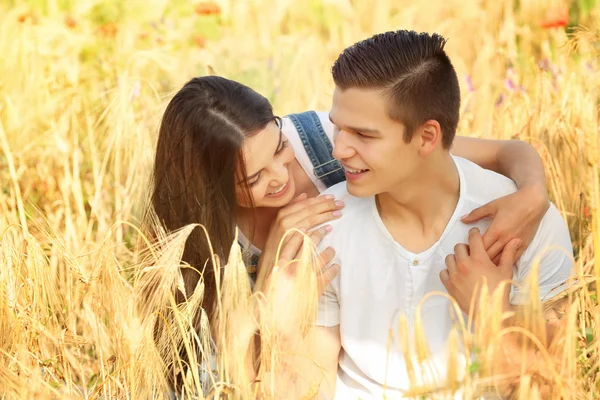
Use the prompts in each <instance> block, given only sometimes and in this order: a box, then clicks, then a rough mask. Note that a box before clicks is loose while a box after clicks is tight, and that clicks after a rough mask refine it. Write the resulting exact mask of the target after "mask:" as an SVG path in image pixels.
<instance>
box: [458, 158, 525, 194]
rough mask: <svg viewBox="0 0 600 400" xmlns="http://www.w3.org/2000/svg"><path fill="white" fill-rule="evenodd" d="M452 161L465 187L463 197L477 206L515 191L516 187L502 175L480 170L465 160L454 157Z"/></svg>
mask: <svg viewBox="0 0 600 400" xmlns="http://www.w3.org/2000/svg"><path fill="white" fill-rule="evenodd" d="M454 160H455V161H456V165H457V167H458V169H459V173H461V174H462V180H463V183H464V184H465V187H466V188H465V191H464V192H463V195H464V196H465V197H466V198H467V199H468V200H470V201H472V202H473V203H476V204H477V205H484V204H486V203H489V202H490V201H493V200H496V199H498V198H500V197H503V196H506V195H509V194H512V193H515V192H516V191H517V185H516V184H515V183H514V182H513V181H512V180H510V179H509V178H507V177H505V176H504V175H500V174H498V173H497V172H494V171H491V170H489V169H485V168H481V167H480V166H479V165H477V164H475V163H474V162H471V161H469V160H467V159H465V158H461V157H456V156H454Z"/></svg>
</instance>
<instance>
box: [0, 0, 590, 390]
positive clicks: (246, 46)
mask: <svg viewBox="0 0 600 400" xmlns="http://www.w3.org/2000/svg"><path fill="white" fill-rule="evenodd" d="M393 29H414V30H417V31H428V32H438V33H441V34H443V35H444V36H446V37H447V38H448V39H449V42H448V45H447V46H446V49H447V51H448V53H449V55H450V57H451V59H452V60H453V63H454V65H455V67H456V69H457V73H458V75H459V79H460V84H461V91H462V98H463V102H462V104H463V105H462V109H461V122H460V125H459V134H462V135H469V136H474V137H483V138H499V139H509V138H518V139H521V140H524V141H527V142H529V143H531V144H532V145H533V146H534V147H535V148H536V149H537V150H538V152H539V153H540V154H541V156H542V158H543V160H544V163H545V167H546V174H547V178H548V189H549V192H550V197H551V200H552V201H553V202H554V203H555V204H556V205H557V207H558V208H559V210H560V211H561V212H562V214H563V216H564V217H565V219H566V220H567V221H568V225H569V228H570V231H571V237H572V239H573V246H574V250H575V255H576V269H577V272H578V274H579V282H580V284H579V285H578V286H577V287H576V288H575V289H574V290H572V291H571V292H569V293H568V298H567V300H568V305H567V306H566V307H565V308H564V316H563V318H562V319H561V325H560V335H558V339H557V340H556V342H555V343H551V344H547V346H545V345H544V343H542V342H543V340H541V339H540V338H541V337H542V336H543V333H542V332H541V330H540V329H541V328H540V319H541V311H540V310H537V309H535V310H531V313H530V314H529V315H528V316H527V318H528V325H527V326H529V329H525V328H523V329H521V330H515V331H514V332H506V331H502V330H501V328H500V323H499V321H500V318H501V315H499V313H497V312H495V311H494V307H493V304H494V302H493V301H491V302H487V303H486V304H488V305H487V306H485V307H480V313H482V318H483V319H482V320H483V321H485V323H483V324H482V325H481V327H480V329H478V330H477V331H476V332H475V333H474V334H472V335H470V334H466V333H464V332H462V333H459V332H458V331H456V332H455V335H453V336H452V338H451V340H452V341H457V340H458V337H459V335H466V336H465V337H463V339H464V340H466V342H467V343H468V344H469V346H468V349H469V351H470V352H471V353H470V354H471V355H474V358H473V360H472V361H470V362H469V363H467V364H466V366H464V367H462V370H460V371H458V372H457V374H456V377H454V379H451V378H448V379H447V380H445V381H439V382H431V383H430V384H427V385H420V386H419V385H416V384H415V387H414V389H413V390H412V392H411V393H412V394H411V395H414V396H415V398H430V397H431V398H433V397H436V398H448V396H450V394H451V392H453V391H456V390H460V393H462V395H463V397H464V398H480V397H481V395H482V393H485V392H488V393H489V392H498V393H502V394H503V396H504V397H506V398H519V399H535V398H586V399H597V398H600V387H599V385H600V375H599V372H600V369H599V368H600V359H599V358H598V348H597V346H598V338H597V336H596V333H597V330H596V327H597V325H598V323H599V322H600V313H599V310H598V302H597V292H596V285H595V280H596V279H597V277H600V259H598V258H595V255H596V254H597V253H598V251H600V225H599V222H600V221H599V219H598V218H599V216H600V214H599V207H600V178H599V169H600V135H599V134H600V131H599V126H600V125H599V123H600V115H599V106H600V2H598V1H596V0H519V1H508V0H501V1H497V2H491V1H488V2H484V1H469V2H467V1H461V0H429V1H427V2H424V1H423V2H415V1H404V0H379V1H370V0H306V1H291V0H270V1H269V0H215V1H212V2H194V1H184V0H173V1H166V0H162V1H161V0H149V1H147V2H142V1H138V0H135V1H127V2H125V1H119V0H0V56H1V58H2V60H1V62H0V145H1V151H0V184H1V186H2V190H1V191H0V232H1V236H0V397H2V398H6V399H38V398H39V399H43V398H53V399H63V398H64V399H88V398H89V399H113V398H127V399H139V398H143V399H146V398H168V396H169V390H168V387H167V381H166V378H165V376H164V371H165V368H166V367H165V364H166V363H168V362H172V363H174V364H175V365H177V366H178V368H183V366H182V365H180V364H177V363H178V362H180V360H178V356H177V351H178V349H179V348H181V347H183V348H185V349H189V347H190V346H191V344H192V343H193V342H197V343H201V344H202V345H203V346H209V345H210V343H209V342H208V339H207V337H206V332H199V333H198V334H195V333H194V332H192V331H191V330H190V328H189V320H190V318H191V317H190V315H191V314H193V313H194V312H196V311H197V309H198V304H199V302H200V301H201V298H202V287H201V286H200V287H198V288H197V290H196V292H194V295H193V296H192V297H191V300H190V304H187V305H182V306H179V308H178V309H177V312H175V313H170V314H168V313H164V312H163V311H164V310H167V309H170V308H172V307H173V303H172V301H173V300H172V297H171V296H170V293H172V291H173V290H174V288H176V287H177V286H178V285H179V272H178V271H179V258H180V256H181V252H182V248H183V243H184V242H185V239H186V237H187V235H189V233H190V230H191V229H194V227H193V226H192V227H188V228H186V229H184V230H182V231H181V232H177V233H175V234H172V235H170V236H168V237H164V238H163V240H162V241H161V243H159V244H157V245H153V246H151V247H150V248H149V249H150V250H148V246H145V247H144V246H140V245H139V244H140V243H144V235H142V234H141V231H140V229H139V228H140V225H141V216H142V213H143V211H144V206H145V204H146V199H147V196H148V193H147V190H148V184H147V182H148V178H149V174H150V170H151V165H152V159H153V151H154V144H155V140H156V137H157V131H158V125H159V122H160V118H161V115H162V111H163V109H164V107H165V106H166V104H167V102H168V101H169V99H170V97H171V96H172V95H173V94H174V92H175V91H176V90H178V89H179V88H180V87H181V86H182V85H183V84H184V83H185V82H187V81H188V80H189V79H190V78H192V77H194V76H200V75H206V74H219V75H223V76H226V77H228V78H230V79H235V80H239V81H241V82H243V83H245V84H247V85H249V86H250V87H252V88H254V89H255V90H257V91H258V92H260V93H262V94H263V95H265V96H266V97H267V98H268V99H269V100H270V101H271V102H272V104H273V106H274V108H275V112H276V114H279V115H285V114H288V113H292V112H299V111H304V110H309V109H315V110H328V109H329V107H330V102H331V93H332V92H333V82H332V79H331V76H330V67H331V64H332V62H333V60H335V58H336V57H337V55H338V54H339V53H340V52H341V50H342V49H343V48H345V47H346V46H348V45H350V44H352V43H354V42H355V41H358V40H360V39H363V38H366V37H368V36H369V35H371V34H373V33H377V32H383V31H387V30H393ZM196 229H201V228H198V227H196ZM142 248H143V249H144V250H143V251H142V250H141V249H142ZM233 254H234V255H233V256H232V259H231V260H228V264H227V267H226V268H225V271H226V273H225V276H224V282H223V290H222V295H221V303H220V307H222V308H223V310H225V312H224V314H223V315H225V316H226V317H225V318H224V320H223V321H222V324H223V325H222V328H223V332H225V333H224V335H225V336H226V337H224V338H223V340H222V341H221V342H222V343H224V347H223V348H222V349H221V350H220V353H221V356H220V358H219V360H218V365H217V366H216V367H215V368H216V369H217V370H218V372H219V373H218V376H219V380H218V382H217V381H215V382H213V383H214V385H213V386H214V388H213V390H212V391H211V392H210V393H207V394H206V393H205V394H206V395H207V396H208V397H209V398H213V397H218V396H221V397H220V398H252V397H256V398H282V397H280V396H281V395H280V394H279V395H278V394H277V393H278V390H277V388H276V386H277V382H278V381H277V378H276V377H275V378H274V379H273V382H271V384H270V385H262V386H263V387H260V386H261V385H258V386H257V385H254V386H250V385H248V384H247V381H245V376H244V372H243V371H242V368H241V364H242V363H243V355H240V351H239V348H240V346H241V345H240V343H241V342H240V341H242V342H243V340H242V339H240V338H243V337H244V335H246V336H248V335H250V334H249V333H248V329H250V328H248V327H249V326H251V325H252V323H251V322H249V321H248V320H247V318H244V317H240V316H243V315H245V312H247V310H248V309H249V307H251V304H252V302H253V301H256V299H253V298H252V297H251V295H250V288H249V286H248V284H247V280H246V281H244V275H245V270H244V267H243V265H242V263H241V261H240V259H239V258H238V257H237V253H236V252H234V253H233ZM306 258H307V259H308V258H310V257H309V256H306ZM148 260H151V266H150V267H148V263H147V262H146V261H148ZM144 265H145V266H146V267H145V269H142V266H144ZM307 280H308V281H310V279H308V278H307ZM313 283H314V282H313ZM301 284H302V282H300V283H299V285H301ZM148 288H152V301H150V302H147V303H144V301H143V298H144V297H143V296H142V294H143V293H145V292H147V290H148ZM305 289H306V288H305ZM552 304H553V303H552ZM552 304H546V306H547V307H550V306H552ZM306 310H309V311H310V305H307V307H306ZM306 310H305V312H307V313H308V311H306ZM307 315H308V314H307ZM273 318H276V317H275V316H274V317H273ZM157 319H164V320H168V322H170V324H169V326H171V328H172V330H170V331H169V333H168V334H165V335H163V336H161V337H160V338H159V340H158V342H157V341H156V340H155V339H156V338H155V336H153V334H154V330H153V326H154V324H155V323H156V320H157ZM261 323H263V324H266V325H265V326H264V327H263V328H264V332H267V333H266V334H265V335H264V337H263V339H262V340H263V347H264V349H265V352H264V353H265V355H264V357H265V358H264V359H263V362H266V360H267V358H268V359H269V360H270V362H271V363H272V364H273V365H275V366H276V365H281V368H280V369H283V370H282V371H281V373H280V379H281V380H283V379H286V378H289V377H290V376H291V377H293V376H295V374H301V371H291V370H285V368H288V369H294V368H295V367H297V368H300V367H299V366H301V365H302V363H301V362H298V363H297V364H295V367H294V366H293V365H292V366H290V365H289V363H287V364H285V363H283V362H282V359H284V358H285V357H284V356H285V355H282V354H279V353H278V351H279V350H278V349H279V348H278V343H277V338H276V337H270V336H269V335H268V323H269V321H268V318H266V319H265V320H264V321H262V322H261ZM246 328H248V329H246ZM502 335H522V336H523V337H527V338H529V339H530V340H529V345H528V347H527V349H526V350H524V349H519V350H517V351H516V353H517V354H519V356H517V357H506V356H505V355H503V354H501V353H502V351H505V350H506V349H501V348H500V347H498V346H497V345H496V344H497V341H498V340H497V339H498V338H499V337H501V336H502ZM416 336H417V337H416V338H415V341H416V346H414V350H411V351H414V352H415V357H416V358H417V359H418V360H423V359H426V358H427V355H426V351H425V346H426V345H425V344H424V343H421V341H419V337H418V336H419V332H418V331H417V332H416ZM532 343H533V344H532ZM537 344H539V346H538V345H537ZM523 355H524V357H523ZM461 357H462V358H463V359H464V354H463V355H461V354H455V357H454V360H455V361H456V363H457V365H459V363H460V359H461ZM467 358H468V357H467ZM165 360H166V361H165ZM169 360H171V361H169ZM196 361H197V362H198V363H200V362H202V360H196ZM205 361H206V360H205ZM461 365H462V364H461ZM415 368H418V367H417V366H415ZM457 369H460V368H458V367H457ZM194 371H196V372H194ZM215 379H216V378H215ZM200 381H201V377H199V376H198V373H197V370H196V369H194V368H191V369H189V372H188V374H187V375H186V376H185V382H184V384H185V385H184V386H185V387H186V388H187V389H186V392H185V393H184V397H185V398H194V397H202V390H201V388H200ZM267 386H268V387H267ZM287 396H290V397H289V398H310V397H311V396H312V393H291V392H289V391H288V392H287Z"/></svg>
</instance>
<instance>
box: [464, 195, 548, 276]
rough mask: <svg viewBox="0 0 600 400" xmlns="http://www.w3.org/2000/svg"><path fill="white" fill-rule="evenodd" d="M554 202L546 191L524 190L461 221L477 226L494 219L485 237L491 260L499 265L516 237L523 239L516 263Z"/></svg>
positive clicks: (494, 202) (475, 211)
mask: <svg viewBox="0 0 600 400" xmlns="http://www.w3.org/2000/svg"><path fill="white" fill-rule="evenodd" d="M548 207H550V202H549V200H548V194H547V193H546V191H545V189H544V188H541V187H537V186H527V187H523V188H522V189H520V190H519V191H517V192H516V193H513V194H510V195H508V196H504V197H501V198H499V199H496V200H494V201H491V202H489V203H487V204H485V205H483V206H481V207H479V208H476V209H475V210H473V211H471V212H470V213H469V214H467V215H465V216H463V217H462V218H461V221H462V222H464V223H473V222H476V221H478V220H480V219H482V218H486V217H490V218H492V219H493V220H492V223H491V225H490V227H489V228H488V229H487V231H486V232H485V234H484V235H483V246H484V248H485V250H486V251H487V253H488V255H489V257H490V259H492V260H493V261H494V263H495V264H496V265H497V264H498V263H499V262H500V254H501V253H502V249H504V247H505V246H506V245H507V244H508V243H509V242H510V241H511V240H512V239H514V238H518V239H521V244H522V245H521V246H520V247H519V250H518V251H517V254H516V260H518V259H519V257H521V254H522V253H523V251H525V249H526V248H527V246H528V245H529V243H531V241H532V240H533V237H534V236H535V233H536V232H537V229H538V227H539V226H540V223H541V222H542V218H544V215H545V214H546V211H548Z"/></svg>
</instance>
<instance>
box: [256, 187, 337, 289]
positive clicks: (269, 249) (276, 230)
mask: <svg viewBox="0 0 600 400" xmlns="http://www.w3.org/2000/svg"><path fill="white" fill-rule="evenodd" d="M343 207H344V203H343V202H341V201H336V200H335V199H334V197H333V196H331V195H325V196H318V197H314V198H310V199H307V198H306V194H304V193H303V194H301V195H300V196H298V197H296V198H295V199H294V200H292V201H291V202H290V204H288V205H287V206H285V207H283V208H282V209H281V210H279V212H278V214H277V218H276V219H275V221H274V222H273V225H272V226H271V229H270V231H269V236H268V237H267V242H266V244H265V248H264V249H263V252H262V254H261V256H260V261H259V264H258V280H260V279H261V277H262V279H263V280H264V279H265V278H266V276H268V275H269V274H270V271H271V269H272V268H273V266H274V265H275V257H276V255H277V252H278V251H279V250H280V245H281V246H284V245H285V244H286V243H287V242H288V241H289V240H290V238H291V237H293V236H292V235H289V234H288V235H287V236H286V232H288V231H289V230H292V229H296V230H298V231H301V232H309V231H311V230H312V229H313V228H315V227H316V226H319V225H322V224H324V223H326V222H329V221H332V220H335V219H338V218H339V217H341V216H342V212H341V209H342V208H343ZM319 241H320V240H319ZM290 251H291V250H290ZM294 255H295V254H294Z"/></svg>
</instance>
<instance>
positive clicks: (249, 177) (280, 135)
mask: <svg viewBox="0 0 600 400" xmlns="http://www.w3.org/2000/svg"><path fill="white" fill-rule="evenodd" d="M282 141H283V131H282V130H281V129H280V130H279V141H278V142H277V147H275V152H274V153H273V155H276V154H277V150H279V146H281V142H282ZM262 170H263V168H261V169H260V171H258V172H257V173H255V174H252V175H250V176H247V177H246V181H250V180H252V179H254V178H256V177H257V176H258V174H260V173H261V172H262Z"/></svg>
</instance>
